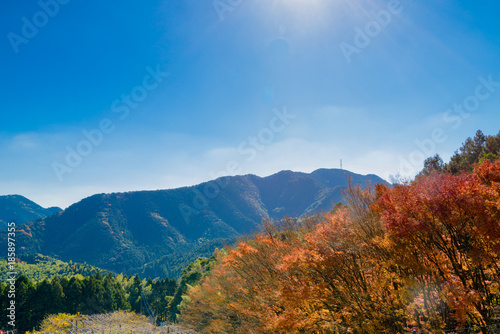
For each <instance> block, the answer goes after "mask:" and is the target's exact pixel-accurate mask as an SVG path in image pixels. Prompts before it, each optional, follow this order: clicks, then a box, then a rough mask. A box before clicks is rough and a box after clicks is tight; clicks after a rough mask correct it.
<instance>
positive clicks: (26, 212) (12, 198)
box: [0, 195, 62, 230]
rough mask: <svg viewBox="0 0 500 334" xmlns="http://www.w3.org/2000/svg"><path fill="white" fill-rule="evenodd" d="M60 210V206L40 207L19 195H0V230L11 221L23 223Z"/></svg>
mask: <svg viewBox="0 0 500 334" xmlns="http://www.w3.org/2000/svg"><path fill="white" fill-rule="evenodd" d="M60 211H62V210H61V208H57V207H52V208H48V209H44V208H42V207H41V206H40V205H38V204H36V203H34V202H32V201H30V200H29V199H27V198H25V197H23V196H19V195H7V196H0V230H5V229H6V227H7V224H8V223H9V222H11V221H14V222H16V223H17V224H24V223H27V222H30V221H33V220H36V219H40V218H45V217H48V216H51V215H53V214H55V213H58V212H60Z"/></svg>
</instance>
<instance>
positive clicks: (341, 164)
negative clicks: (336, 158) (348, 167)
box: [340, 159, 342, 169]
mask: <svg viewBox="0 0 500 334" xmlns="http://www.w3.org/2000/svg"><path fill="white" fill-rule="evenodd" d="M340 169H342V159H340Z"/></svg>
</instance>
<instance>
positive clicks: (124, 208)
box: [3, 169, 385, 277]
mask: <svg viewBox="0 0 500 334" xmlns="http://www.w3.org/2000/svg"><path fill="white" fill-rule="evenodd" d="M349 179H350V180H351V182H352V183H353V184H363V185H364V184H366V183H367V182H370V183H372V184H375V183H385V181H384V180H382V179H381V178H379V177H378V176H376V175H366V176H363V175H359V174H354V173H351V172H349V171H346V170H339V169H320V170H317V171H314V172H312V173H310V174H306V173H299V172H291V171H282V172H279V173H277V174H274V175H271V176H268V177H258V176H255V175H245V176H233V177H223V178H219V179H217V180H214V181H211V182H207V183H202V184H199V185H196V186H192V187H184V188H178V189H172V190H158V191H138V192H128V193H113V194H98V195H94V196H91V197H88V198H86V199H84V200H82V201H80V202H78V203H76V204H73V205H71V206H70V207H69V208H67V209H66V210H64V211H63V212H60V213H58V214H56V215H53V216H50V217H47V218H44V219H39V220H36V221H33V222H29V223H28V224H26V225H24V226H22V227H19V231H18V237H17V238H18V241H17V242H18V246H19V250H18V252H20V253H24V254H31V253H41V254H44V255H50V256H54V257H58V258H60V259H61V260H65V261H69V260H73V261H76V262H82V263H83V262H87V263H89V264H92V265H94V266H98V267H101V268H105V269H109V270H113V271H115V272H126V273H136V272H139V273H142V274H146V275H151V276H159V275H168V276H170V277H174V276H177V275H178V274H179V272H180V269H181V268H182V267H183V266H185V265H186V264H187V263H189V262H190V261H193V260H194V259H196V258H197V257H199V256H200V255H205V256H207V255H211V254H212V252H213V250H214V249H215V248H216V247H221V246H223V245H224V244H225V243H230V242H232V241H234V240H235V239H236V238H238V237H240V236H242V235H245V234H247V233H251V232H254V231H256V230H258V229H259V225H260V223H261V221H262V220H263V219H269V218H270V219H280V218H283V217H284V216H285V215H290V216H302V215H307V214H313V213H316V212H320V211H327V210H330V209H331V208H332V207H333V205H334V204H336V203H338V202H341V201H342V191H343V190H344V189H345V188H346V187H347V186H348V182H349ZM3 237H5V234H4V236H3Z"/></svg>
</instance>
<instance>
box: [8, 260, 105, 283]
mask: <svg viewBox="0 0 500 334" xmlns="http://www.w3.org/2000/svg"><path fill="white" fill-rule="evenodd" d="M17 260H18V261H17V263H16V273H17V276H19V275H26V277H28V279H29V280H31V281H33V282H41V281H43V280H44V279H48V280H50V279H52V278H53V277H54V276H58V277H67V278H70V277H73V276H78V275H80V276H82V277H86V276H91V275H95V274H97V273H100V274H101V275H102V276H105V275H107V274H108V273H109V271H107V270H103V269H100V268H96V267H93V266H91V265H89V264H82V263H72V262H70V263H67V262H62V261H60V260H56V259H53V258H51V257H48V256H43V255H40V254H33V255H21V256H19V258H18V259H17ZM10 271H11V270H10V269H9V266H8V265H7V260H6V259H0V280H1V281H2V282H7V279H8V278H9V277H10V276H9V272H10Z"/></svg>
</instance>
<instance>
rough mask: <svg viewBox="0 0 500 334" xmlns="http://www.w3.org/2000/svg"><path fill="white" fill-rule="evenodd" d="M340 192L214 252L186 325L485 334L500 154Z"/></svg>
mask: <svg viewBox="0 0 500 334" xmlns="http://www.w3.org/2000/svg"><path fill="white" fill-rule="evenodd" d="M346 200H347V202H348V205H347V206H345V207H344V206H338V207H336V208H335V209H334V210H333V211H332V212H330V213H328V214H326V215H321V216H316V217H310V218H306V219H300V220H294V219H285V220H283V221H281V222H278V223H272V222H267V223H265V224H264V229H263V232H262V233H260V234H258V235H256V236H255V237H254V238H250V239H248V240H245V241H242V242H241V243H239V244H238V245H237V246H236V247H234V248H232V249H227V250H224V251H220V252H218V253H217V254H216V256H217V259H218V265H216V266H215V268H214V269H213V271H212V273H211V274H210V275H209V276H208V277H207V278H205V280H204V281H203V282H202V284H201V285H199V286H198V287H195V288H193V289H191V290H190V292H189V297H188V298H189V302H188V303H186V305H185V306H184V308H183V309H182V313H181V316H182V319H183V321H184V323H186V324H188V325H190V326H191V327H192V328H193V329H196V330H197V331H199V332H202V333H398V332H399V333H404V332H408V331H413V330H418V331H430V330H433V331H435V330H449V331H453V330H455V329H457V328H463V327H476V328H478V329H480V330H482V332H483V333H486V332H488V328H490V327H489V326H491V325H492V324H494V323H495V322H496V321H497V319H496V317H497V315H498V313H499V312H498V311H497V310H498V309H499V306H498V298H499V297H500V291H499V274H500V271H499V270H500V261H499V253H500V226H499V224H500V160H497V161H496V162H490V161H489V160H486V161H484V162H483V163H482V164H480V165H477V166H476V167H475V169H474V172H472V173H464V174H461V175H458V176H454V175H448V174H441V173H437V172H435V173H431V174H430V175H428V176H425V177H419V178H418V179H417V180H416V181H414V182H411V183H407V184H402V185H396V186H394V187H386V186H382V185H377V186H376V187H375V188H371V187H366V188H365V189H361V188H351V189H349V191H347V193H346Z"/></svg>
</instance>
